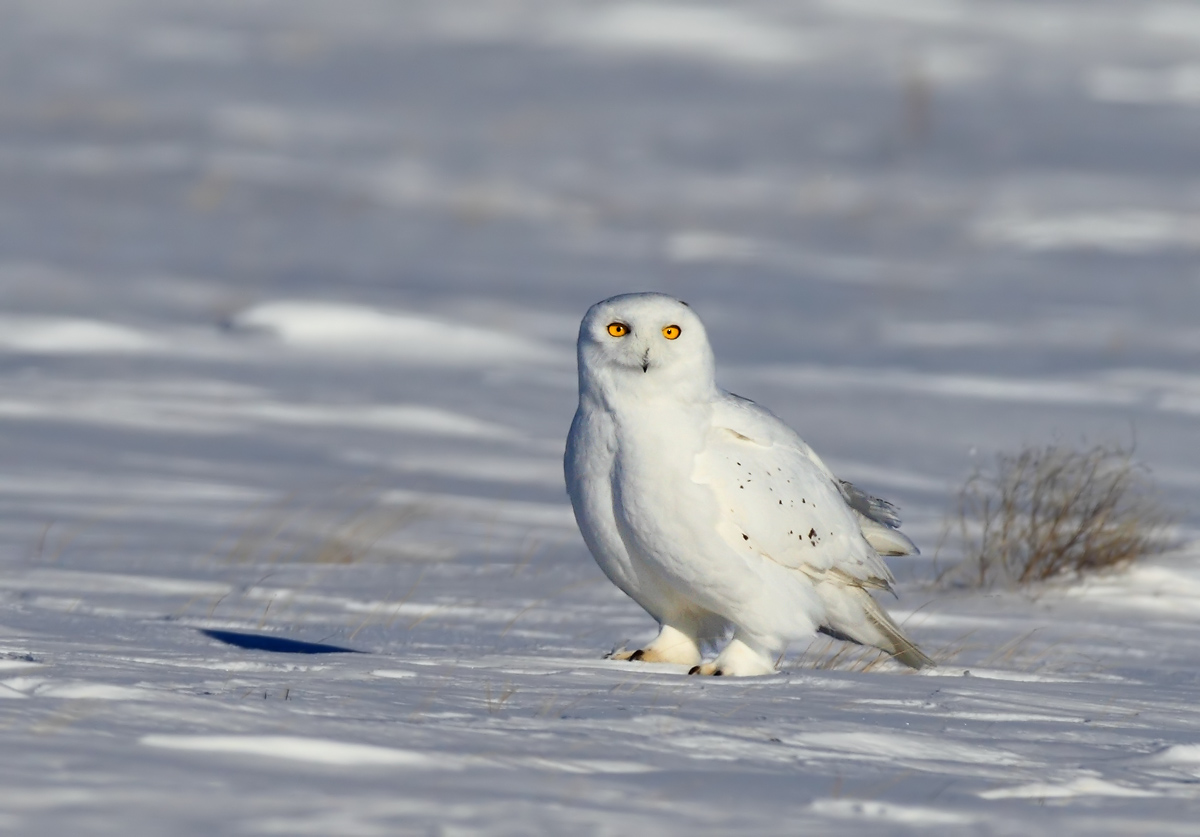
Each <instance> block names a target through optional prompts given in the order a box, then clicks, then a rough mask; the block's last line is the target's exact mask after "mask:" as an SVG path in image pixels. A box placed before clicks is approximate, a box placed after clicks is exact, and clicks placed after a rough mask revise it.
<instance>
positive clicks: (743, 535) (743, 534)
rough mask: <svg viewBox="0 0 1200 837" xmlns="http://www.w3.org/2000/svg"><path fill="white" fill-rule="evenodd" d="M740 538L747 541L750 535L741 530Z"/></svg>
mask: <svg viewBox="0 0 1200 837" xmlns="http://www.w3.org/2000/svg"><path fill="white" fill-rule="evenodd" d="M742 540H744V541H748V540H750V536H749V535H747V534H746V533H745V532H742Z"/></svg>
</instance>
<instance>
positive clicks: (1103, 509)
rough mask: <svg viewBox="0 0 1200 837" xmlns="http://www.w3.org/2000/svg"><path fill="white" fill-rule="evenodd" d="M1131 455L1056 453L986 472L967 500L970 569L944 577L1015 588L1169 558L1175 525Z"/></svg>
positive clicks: (1009, 460)
mask: <svg viewBox="0 0 1200 837" xmlns="http://www.w3.org/2000/svg"><path fill="white" fill-rule="evenodd" d="M1132 454H1133V451H1132V450H1130V449H1126V448H1123V447H1120V446H1116V445H1098V446H1096V447H1093V448H1090V449H1087V450H1076V449H1072V448H1064V447H1059V446H1055V445H1050V446H1047V447H1041V448H1026V449H1025V450H1022V451H1021V452H1020V453H1018V454H1016V455H1011V454H999V455H997V457H996V461H995V470H993V471H984V470H983V469H982V468H977V469H976V470H975V472H974V473H973V474H972V475H971V476H970V477H969V478H968V479H967V481H966V483H965V484H964V485H963V487H962V489H961V490H960V491H959V497H958V517H957V521H956V523H957V529H958V531H959V533H960V535H961V537H962V546H963V560H962V562H961V563H959V564H957V565H956V566H954V567H952V568H951V569H950V570H949V571H947V572H946V573H944V574H943V578H944V579H947V578H948V580H950V581H952V582H954V583H958V584H965V585H968V586H974V587H996V586H1008V587H1011V586H1019V585H1024V584H1030V583H1033V582H1038V581H1044V580H1046V579H1050V578H1055V577H1060V576H1069V575H1077V574H1082V573H1088V572H1094V571H1097V570H1103V569H1109V568H1114V567H1120V566H1122V565H1125V564H1128V563H1129V562H1131V561H1133V560H1135V559H1137V558H1139V557H1141V556H1143V555H1148V554H1153V553H1157V552H1161V551H1163V550H1164V549H1165V548H1166V546H1167V541H1166V537H1165V533H1166V516H1165V515H1164V514H1163V512H1162V510H1161V508H1160V506H1159V503H1158V500H1157V497H1156V496H1155V494H1154V491H1153V486H1152V484H1151V481H1150V475H1149V472H1148V471H1147V470H1146V469H1145V467H1143V466H1141V465H1139V464H1137V463H1135V462H1134V461H1133V458H1132ZM952 525H953V524H952Z"/></svg>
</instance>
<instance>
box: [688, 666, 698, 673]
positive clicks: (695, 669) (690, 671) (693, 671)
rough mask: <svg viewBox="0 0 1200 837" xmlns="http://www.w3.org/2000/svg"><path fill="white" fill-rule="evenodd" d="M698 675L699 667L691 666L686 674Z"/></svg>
mask: <svg viewBox="0 0 1200 837" xmlns="http://www.w3.org/2000/svg"><path fill="white" fill-rule="evenodd" d="M699 673H700V666H692V667H691V668H689V669H688V674H699Z"/></svg>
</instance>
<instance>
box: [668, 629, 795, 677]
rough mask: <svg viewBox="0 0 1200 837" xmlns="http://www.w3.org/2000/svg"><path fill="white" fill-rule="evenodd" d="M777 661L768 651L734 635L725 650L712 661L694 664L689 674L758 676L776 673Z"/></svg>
mask: <svg viewBox="0 0 1200 837" xmlns="http://www.w3.org/2000/svg"><path fill="white" fill-rule="evenodd" d="M774 673H775V663H774V661H772V659H771V658H770V657H769V656H767V654H766V653H764V652H762V651H759V650H757V649H755V648H753V647H752V646H750V645H748V644H746V643H745V642H743V641H742V640H740V639H738V638H737V637H734V638H733V639H732V640H731V641H730V643H729V644H728V645H726V646H725V650H724V651H722V652H721V653H720V654H718V655H717V658H716V659H715V660H713V661H712V662H711V663H705V664H704V665H698V666H693V667H692V669H691V671H689V672H688V674H707V675H710V676H712V677H757V676H759V675H762V674H774Z"/></svg>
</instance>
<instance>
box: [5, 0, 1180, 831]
mask: <svg viewBox="0 0 1200 837" xmlns="http://www.w3.org/2000/svg"><path fill="white" fill-rule="evenodd" d="M1198 33H1200V16H1198V15H1197V12H1196V9H1195V8H1193V7H1192V6H1191V5H1190V4H1188V3H1184V2H1172V1H1171V0H1164V2H1158V3H1155V4H1151V5H1145V4H1129V3H1119V2H1107V0H1104V1H1103V2H1101V1H1100V0H1093V1H1092V2H1087V3H1083V2H1075V0H1053V2H1042V3H1037V4H1030V3H1025V2H1017V0H985V2H978V3H972V4H967V3H962V2H952V0H922V2H907V3H894V2H884V0H854V2H848V1H847V0H839V2H836V3H834V2H783V0H751V2H746V3H741V4H737V5H736V6H732V5H729V4H721V3H708V2H700V1H699V0H695V2H687V3H685V2H655V3H649V2H614V3H605V4H602V5H600V6H597V5H596V4H592V3H586V2H582V0H556V2H541V0H532V2H525V1H524V0H522V2H509V1H508V0H504V1H503V2H501V0H465V2H460V3H439V2H432V0H430V2H424V1H423V0H422V1H421V2H406V3H403V4H381V3H375V2H370V0H345V2H343V3H339V4H327V3H318V2H309V0H288V2H283V0H264V2H259V3H254V4H247V3H239V2H231V1H230V0H217V1H216V2H210V3H207V4H203V5H202V6H197V5H196V4H185V3H182V2H150V0H88V2H82V0H38V2H32V0H28V1H27V0H18V2H13V3H9V4H6V5H5V6H4V7H3V10H0V69H2V70H3V72H0V138H2V139H0V431H2V432H0V462H2V463H3V468H2V469H0V740H2V746H3V751H4V753H5V755H6V758H5V759H4V761H3V763H2V764H0V830H4V831H5V832H6V833H7V832H11V833H16V834H59V833H78V834H129V835H140V834H162V833H172V834H180V835H187V834H205V835H208V834H213V833H222V834H224V833H231V834H345V835H359V834H363V835H368V834H395V833H417V834H426V833H429V834H527V833H581V834H613V833H655V834H689V835H696V834H724V833H729V832H730V831H734V830H737V831H740V832H744V833H771V834H793V833H813V834H825V833H839V834H840V833H847V834H866V835H874V834H878V835H892V834H910V833H931V834H943V833H944V834H950V833H963V832H966V831H969V832H971V833H981V834H996V835H1009V834H1020V835H1022V836H1023V837H1024V835H1039V834H1054V835H1058V834H1075V833H1087V834H1097V835H1107V834H1111V835H1126V834H1144V833H1154V834H1174V833H1178V834H1191V833H1192V832H1193V831H1194V830H1195V819H1196V816H1195V810H1196V780H1197V776H1200V710H1198V709H1197V706H1198V703H1200V702H1198V701H1197V699H1196V698H1197V693H1198V689H1200V674H1198V673H1197V672H1200V624H1198V623H1197V620H1196V612H1197V608H1196V601H1197V596H1198V595H1200V549H1198V548H1197V546H1196V544H1197V542H1198V538H1200V515H1198V514H1197V512H1196V509H1197V508H1200V448H1198V447H1197V445H1196V444H1195V439H1196V431H1197V416H1198V415H1200V375H1198V374H1197V372H1196V355H1197V351H1200V328H1198V327H1197V325H1196V311H1197V306H1198V305H1200V273H1198V272H1197V267H1196V263H1195V253H1196V250H1197V245H1198V242H1200V232H1198V229H1200V226H1198V224H1200V221H1198V220H1197V219H1200V181H1198V180H1197V177H1196V174H1195V159H1196V154H1195V149H1196V147H1197V144H1198V140H1200V136H1198V133H1200V111H1198V110H1197V108H1196V102H1197V95H1196V88H1197V83H1196V75H1197V74H1196V66H1197V62H1196V54H1195V50H1196V45H1197V41H1198V38H1197V35H1198ZM651 289H653V290H661V291H665V292H667V293H671V294H674V295H676V296H679V297H681V298H684V299H686V300H687V301H688V302H689V303H690V304H691V305H692V307H693V308H694V309H695V310H696V311H697V313H698V314H699V315H700V316H701V317H702V318H703V319H704V320H705V322H706V325H707V327H708V331H709V334H710V337H711V339H712V341H713V343H714V347H715V351H716V354H717V359H718V374H719V378H720V380H721V382H722V384H723V385H725V386H726V387H728V388H729V389H732V390H733V391H735V392H738V393H739V394H742V395H745V396H747V397H750V398H753V399H755V400H756V401H759V402H760V403H762V404H764V405H766V406H767V407H769V408H770V409H772V410H773V411H774V412H776V413H777V414H779V415H780V416H782V417H783V418H784V419H785V420H787V421H788V422H789V423H791V424H793V425H794V426H795V427H797V429H798V430H800V432H801V433H802V435H804V437H805V438H806V439H807V440H808V441H809V442H810V443H812V444H813V446H814V447H815V448H816V449H817V450H818V451H819V452H820V453H821V455H822V458H823V459H824V460H825V461H826V462H827V463H828V464H829V465H830V466H831V467H832V468H834V469H835V470H836V471H837V473H839V475H841V476H843V477H845V478H847V479H851V480H854V481H856V482H858V483H859V484H861V485H862V486H863V487H864V488H866V489H868V490H871V491H874V492H876V493H879V494H881V495H883V496H885V497H888V498H889V499H891V500H893V501H895V502H896V503H898V504H899V505H900V506H901V507H902V514H903V517H904V519H905V531H906V532H907V533H909V534H910V535H911V536H912V537H913V538H914V539H915V540H916V541H917V543H918V544H919V545H920V546H921V548H922V551H923V554H922V555H921V556H916V557H912V558H905V559H897V560H896V561H894V562H893V568H894V570H895V572H896V575H897V577H898V579H899V593H900V598H899V600H897V601H894V602H893V603H892V604H891V605H889V607H890V608H891V610H892V612H893V613H895V614H896V615H897V616H898V617H899V618H901V619H902V620H904V621H905V624H906V629H907V630H908V631H909V632H910V633H911V634H912V635H913V636H914V637H915V638H916V639H918V640H919V641H920V642H921V644H922V646H923V647H924V648H925V650H926V651H928V652H929V653H931V654H932V655H933V656H934V657H936V658H937V659H938V660H939V661H940V662H941V665H940V666H939V667H938V668H936V669H933V670H931V671H928V672H923V673H920V674H912V673H908V672H906V671H904V670H902V669H901V668H900V667H898V666H895V665H891V664H887V663H884V664H872V663H871V658H869V657H867V658H862V657H860V655H859V652H858V651H857V650H854V649H851V650H850V651H847V652H846V653H845V654H843V655H842V657H841V658H839V659H837V660H831V655H832V654H833V653H834V652H835V651H836V650H837V646H836V645H835V644H833V643H832V641H829V640H826V639H824V638H822V639H820V640H818V641H816V642H814V644H813V645H812V646H811V647H810V648H802V647H796V648H793V649H792V650H791V652H790V653H789V655H788V657H787V658H786V659H785V660H784V662H783V669H784V672H783V673H782V674H779V675H777V676H774V677H766V678H756V679H743V680H729V681H726V680H722V679H715V680H714V679H703V680H702V679H699V678H695V677H688V676H687V675H686V674H685V673H684V672H683V671H682V670H680V669H678V668H676V667H671V666H650V665H645V664H639V663H618V662H612V661H609V660H606V659H604V658H603V655H604V654H605V653H606V652H608V651H609V650H611V649H613V648H614V647H620V646H622V645H626V644H628V645H630V646H632V645H633V644H634V643H636V642H639V641H644V640H645V639H646V638H648V637H650V636H652V634H653V625H652V624H650V623H649V620H648V618H647V617H646V616H645V614H643V613H642V612H641V611H640V610H639V609H638V608H637V607H636V606H635V605H633V604H632V603H631V602H629V601H628V600H626V599H625V598H624V597H622V595H621V594H620V593H619V592H618V591H616V590H615V589H614V588H613V587H612V585H611V584H609V583H608V582H607V580H605V579H604V578H603V576H602V575H601V574H600V572H599V571H598V569H597V568H596V566H595V564H594V563H593V562H592V560H591V558H590V557H589V556H588V554H587V551H586V548H585V547H584V545H583V543H582V541H581V539H580V537H579V534H578V532H577V531H576V529H575V525H574V522H573V517H572V514H571V511H570V508H569V506H568V505H567V502H566V498H565V495H564V491H563V487H562V482H561V479H562V478H561V470H560V469H561V465H560V456H561V451H562V444H563V439H564V437H565V434H566V429H567V426H568V424H569V422H570V418H571V414H572V412H573V410H574V400H575V386H576V380H575V371H574V351H573V342H574V335H575V332H576V329H577V327H578V321H579V317H580V316H582V314H583V312H584V311H585V310H586V308H587V307H588V305H590V304H591V303H593V302H595V301H596V300H598V299H601V298H604V297H606V296H610V295H612V294H614V293H618V292H624V291H635V290H651ZM435 347H436V351H434V348H435ZM1048 442H1062V443H1067V444H1076V443H1079V444H1093V443H1099V442H1119V443H1126V444H1131V443H1132V444H1135V445H1136V455H1137V458H1138V459H1139V460H1141V461H1143V462H1145V463H1146V464H1147V465H1148V466H1149V467H1150V468H1151V470H1152V473H1153V476H1154V478H1155V480H1156V482H1157V483H1158V485H1159V488H1160V490H1161V493H1162V499H1163V502H1164V503H1165V504H1166V505H1167V507H1168V508H1169V510H1170V511H1171V513H1172V515H1173V518H1172V519H1173V526H1174V529H1173V531H1174V533H1175V535H1176V536H1177V540H1178V543H1179V548H1178V549H1176V550H1175V551H1173V552H1170V553H1168V554H1165V555H1162V556H1157V557H1155V558H1153V559H1147V560H1146V561H1144V562H1142V563H1140V564H1138V565H1137V566H1135V567H1132V568H1130V569H1128V570H1127V571H1124V572H1121V573H1115V574H1111V575H1105V576H1099V577H1094V578H1090V579H1084V580H1078V581H1070V580H1068V581H1061V582H1056V583H1053V584H1050V585H1047V586H1045V587H1043V588H1040V589H1038V590H1035V591H1030V592H1026V593H1015V592H1005V591H989V592H978V591H970V590H964V589H955V588H946V587H939V586H937V585H936V584H935V583H934V579H935V578H936V576H937V573H938V571H939V570H940V569H941V568H944V567H945V566H947V565H948V564H949V563H950V562H952V561H954V560H955V559H956V557H957V553H956V549H957V547H956V544H955V542H954V538H953V537H947V536H946V530H945V521H946V519H947V516H948V515H949V514H950V513H951V512H952V510H953V508H954V497H953V492H954V489H955V487H956V486H957V485H958V484H960V482H961V480H962V479H963V478H964V476H965V475H966V474H967V473H969V472H970V471H971V469H972V468H973V467H975V466H976V465H980V464H987V463H988V462H989V461H990V460H991V457H992V456H993V454H994V453H995V452H997V451H1013V450H1015V449H1017V448H1019V446H1021V445H1022V444H1027V443H1032V444H1045V443H1048Z"/></svg>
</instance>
